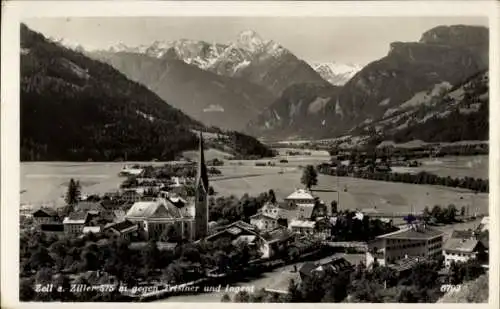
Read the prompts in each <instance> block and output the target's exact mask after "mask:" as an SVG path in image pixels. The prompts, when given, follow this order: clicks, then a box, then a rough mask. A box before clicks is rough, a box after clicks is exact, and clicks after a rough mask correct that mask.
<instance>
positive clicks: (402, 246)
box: [366, 221, 488, 272]
mask: <svg viewBox="0 0 500 309" xmlns="http://www.w3.org/2000/svg"><path fill="white" fill-rule="evenodd" d="M483 231H484V230H483ZM480 232H481V229H480V228H478V229H476V230H465V231H460V230H455V231H453V232H452V234H451V235H450V236H449V237H448V238H447V239H445V234H444V233H443V232H442V231H440V230H437V229H435V228H432V227H430V226H428V225H427V224H426V223H425V222H418V221H415V222H410V223H408V224H407V226H406V227H402V228H400V229H399V230H398V231H395V232H392V233H388V234H384V235H380V236H378V237H376V238H375V240H374V241H372V242H370V243H369V244H368V248H367V252H366V265H367V266H368V267H370V266H372V265H374V264H375V263H378V264H379V265H385V266H388V267H391V268H393V269H395V270H396V271H399V272H404V271H408V270H410V269H411V268H412V267H413V266H414V265H415V264H416V263H418V262H419V261H422V260H429V259H432V258H435V257H439V256H441V255H442V256H444V264H445V267H447V268H448V267H450V265H451V264H452V263H460V262H466V261H469V260H472V259H476V258H479V260H480V261H481V262H483V263H485V264H487V252H488V240H487V239H481V233H480Z"/></svg>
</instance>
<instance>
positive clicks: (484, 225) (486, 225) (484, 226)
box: [478, 216, 490, 232]
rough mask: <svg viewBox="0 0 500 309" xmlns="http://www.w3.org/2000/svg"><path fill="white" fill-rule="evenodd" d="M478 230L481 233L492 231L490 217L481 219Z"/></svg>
mask: <svg viewBox="0 0 500 309" xmlns="http://www.w3.org/2000/svg"><path fill="white" fill-rule="evenodd" d="M478 229H479V230H480V231H481V232H484V231H487V230H489V229H490V217H488V216H486V217H483V218H482V219H481V223H479V227H478Z"/></svg>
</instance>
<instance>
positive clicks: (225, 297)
mask: <svg viewBox="0 0 500 309" xmlns="http://www.w3.org/2000/svg"><path fill="white" fill-rule="evenodd" d="M220 301H221V302H222V303H230V302H231V296H229V294H227V293H226V294H224V295H223V296H222V298H221V300H220Z"/></svg>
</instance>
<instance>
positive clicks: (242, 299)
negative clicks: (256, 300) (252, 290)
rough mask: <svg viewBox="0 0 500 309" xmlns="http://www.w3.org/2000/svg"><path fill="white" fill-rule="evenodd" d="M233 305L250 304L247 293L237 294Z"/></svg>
mask: <svg viewBox="0 0 500 309" xmlns="http://www.w3.org/2000/svg"><path fill="white" fill-rule="evenodd" d="M234 302H235V303H248V302H250V294H249V293H248V292H247V291H241V292H238V293H237V294H236V295H235V296H234Z"/></svg>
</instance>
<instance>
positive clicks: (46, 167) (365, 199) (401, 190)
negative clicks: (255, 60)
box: [20, 152, 488, 213]
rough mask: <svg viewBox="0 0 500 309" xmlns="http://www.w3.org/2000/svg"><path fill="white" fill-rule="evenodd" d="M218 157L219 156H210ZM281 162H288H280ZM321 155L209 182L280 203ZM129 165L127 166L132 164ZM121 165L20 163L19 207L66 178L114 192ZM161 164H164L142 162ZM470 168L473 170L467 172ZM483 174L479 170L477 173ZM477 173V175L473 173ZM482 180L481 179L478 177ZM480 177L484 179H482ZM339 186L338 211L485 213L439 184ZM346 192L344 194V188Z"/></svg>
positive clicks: (331, 185)
mask: <svg viewBox="0 0 500 309" xmlns="http://www.w3.org/2000/svg"><path fill="white" fill-rule="evenodd" d="M213 155H218V153H215V152H214V153H213ZM281 158H286V159H287V160H288V163H279V160H280V159H281ZM328 158H329V157H328V155H327V153H325V152H312V153H311V156H286V154H284V153H282V154H280V156H279V157H277V158H273V159H267V160H260V161H265V162H267V161H271V162H274V163H275V166H255V162H256V161H226V162H225V165H224V166H221V167H219V169H220V170H221V171H222V174H223V175H222V177H217V178H214V179H212V180H211V185H212V186H213V187H214V189H215V191H216V192H217V193H218V194H219V195H232V194H233V195H236V196H241V195H243V194H245V193H248V194H250V195H257V194H259V193H261V192H264V191H268V190H269V189H273V190H274V191H275V193H276V196H277V197H278V199H283V198H284V197H286V196H287V195H289V194H290V193H291V192H293V190H294V189H295V188H299V187H302V185H301V184H300V177H301V173H302V169H301V166H305V165H307V164H314V165H315V164H319V163H321V162H325V161H327V160H328ZM440 160H441V161H442V162H443V163H441V164H430V165H429V164H426V165H424V166H423V167H421V168H425V169H426V170H429V171H430V172H435V173H438V172H436V171H439V173H438V174H441V175H443V174H445V173H462V174H465V175H467V174H468V175H469V176H472V177H479V176H478V175H477V174H478V173H483V174H484V169H485V168H486V171H487V166H488V165H487V163H488V161H487V157H484V156H477V157H458V158H453V157H450V158H440ZM131 163H132V162H131ZM123 164H125V163H115V162H110V163H98V162H94V163H87V162H85V163H78V162H77V163H74V162H30V163H22V164H21V186H20V190H21V191H23V193H22V194H21V203H23V204H35V203H36V204H39V203H46V204H49V205H50V204H55V205H62V204H63V200H62V198H61V196H62V195H63V194H64V192H65V190H66V184H67V182H68V181H69V179H71V178H75V179H78V180H80V182H81V184H82V191H83V192H84V193H87V194H92V193H103V192H106V191H110V190H116V189H117V188H118V186H119V184H120V182H121V181H122V178H120V177H118V172H119V171H120V169H121V168H122V167H123ZM146 164H154V165H162V164H164V163H161V162H155V163H146ZM469 166H475V168H470V167H469ZM481 171H483V172H481ZM474 173H476V174H474ZM483 177H484V176H483ZM484 178H485V177H484ZM338 182H339V184H338V187H339V188H340V190H339V191H340V193H339V195H340V208H341V209H355V208H359V209H362V208H373V207H375V206H376V207H377V208H378V209H380V210H387V211H397V212H404V211H407V210H410V208H411V205H413V207H414V209H415V210H421V209H423V208H424V207H425V206H429V207H432V206H434V205H436V204H438V205H448V204H451V203H453V204H455V205H456V206H457V207H461V206H465V205H471V212H472V211H473V209H474V208H477V209H478V212H479V213H487V210H488V194H477V195H475V194H473V193H471V192H469V191H467V190H462V189H455V188H447V187H440V186H427V185H412V184H404V183H391V182H381V181H372V180H365V179H355V178H348V177H340V178H338ZM316 189H319V190H324V191H323V192H315V194H316V195H317V196H319V197H320V198H321V199H322V200H324V201H325V202H326V203H330V202H331V201H332V200H336V199H337V193H336V192H325V191H327V190H329V191H331V190H336V189H337V178H336V177H333V176H328V175H320V176H319V184H318V187H317V188H316ZM344 189H346V190H344Z"/></svg>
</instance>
